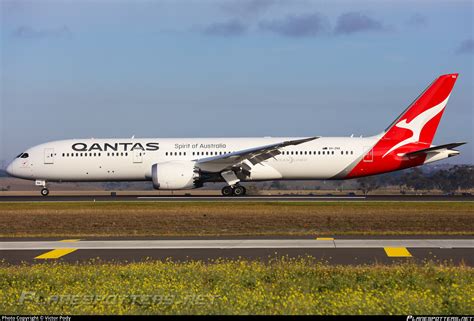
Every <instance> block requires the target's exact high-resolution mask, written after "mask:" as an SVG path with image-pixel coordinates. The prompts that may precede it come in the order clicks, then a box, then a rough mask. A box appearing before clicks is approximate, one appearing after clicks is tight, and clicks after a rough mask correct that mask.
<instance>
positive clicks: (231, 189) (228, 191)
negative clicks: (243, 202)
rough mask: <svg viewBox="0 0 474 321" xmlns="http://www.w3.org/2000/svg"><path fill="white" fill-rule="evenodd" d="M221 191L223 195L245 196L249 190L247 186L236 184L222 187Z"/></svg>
mask: <svg viewBox="0 0 474 321" xmlns="http://www.w3.org/2000/svg"><path fill="white" fill-rule="evenodd" d="M221 192H222V195H223V196H243V195H245V193H246V192H247V190H246V189H245V187H243V186H241V185H238V184H236V185H234V186H230V185H228V186H225V187H224V188H222V191H221Z"/></svg>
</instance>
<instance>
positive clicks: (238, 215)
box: [0, 202, 474, 238]
mask: <svg viewBox="0 0 474 321" xmlns="http://www.w3.org/2000/svg"><path fill="white" fill-rule="evenodd" d="M473 231H474V202H229V203H227V202H225V203H223V202H166V203H165V202H71V203H1V204H0V236H2V237H32V236H37V237H78V238H81V237H94V236H104V237H105V236H136V237H140V236H167V235H168V236H172V235H174V236H191V235H201V236H216V235H217V236H218V235H229V236H231V235H342V234H391V235H408V234H430V235H437V234H439V235H472V234H473Z"/></svg>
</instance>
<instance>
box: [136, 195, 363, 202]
mask: <svg viewBox="0 0 474 321" xmlns="http://www.w3.org/2000/svg"><path fill="white" fill-rule="evenodd" d="M137 199H160V200H174V201H176V200H180V199H187V200H189V199H192V200H215V199H219V200H226V201H227V200H228V201H236V200H239V201H240V200H274V201H281V200H282V201H287V199H288V200H293V199H297V200H300V199H303V200H315V199H318V200H319V199H366V197H365V196H281V197H276V196H245V197H240V198H235V197H224V196H176V197H172V196H138V197H137Z"/></svg>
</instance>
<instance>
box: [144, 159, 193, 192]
mask: <svg viewBox="0 0 474 321" xmlns="http://www.w3.org/2000/svg"><path fill="white" fill-rule="evenodd" d="M200 176H201V175H200V173H199V169H198V168H196V166H195V163H194V162H190V161H171V162H165V163H157V164H153V166H152V167H151V177H152V181H153V188H154V189H164V190H166V189H192V188H197V187H201V186H202V183H201V182H200Z"/></svg>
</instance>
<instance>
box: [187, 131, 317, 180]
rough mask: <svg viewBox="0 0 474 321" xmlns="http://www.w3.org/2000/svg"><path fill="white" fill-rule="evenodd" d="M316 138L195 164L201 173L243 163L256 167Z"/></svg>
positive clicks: (236, 153)
mask: <svg viewBox="0 0 474 321" xmlns="http://www.w3.org/2000/svg"><path fill="white" fill-rule="evenodd" d="M317 138H319V137H309V138H303V139H296V140H288V141H284V142H280V143H275V144H270V145H265V146H259V147H254V148H249V149H244V150H240V151H236V152H233V153H229V154H224V155H219V156H214V157H206V158H202V159H199V160H198V161H197V162H196V166H197V167H199V168H200V169H201V170H202V171H206V172H221V171H223V170H229V169H232V168H234V167H241V166H242V163H243V162H244V161H248V162H250V163H251V164H252V165H256V164H258V163H261V162H263V161H265V160H267V159H269V158H272V157H274V156H276V155H279V154H281V151H280V148H283V147H286V146H291V145H299V144H303V143H306V142H309V141H312V140H315V139H317ZM244 169H245V166H244Z"/></svg>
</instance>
